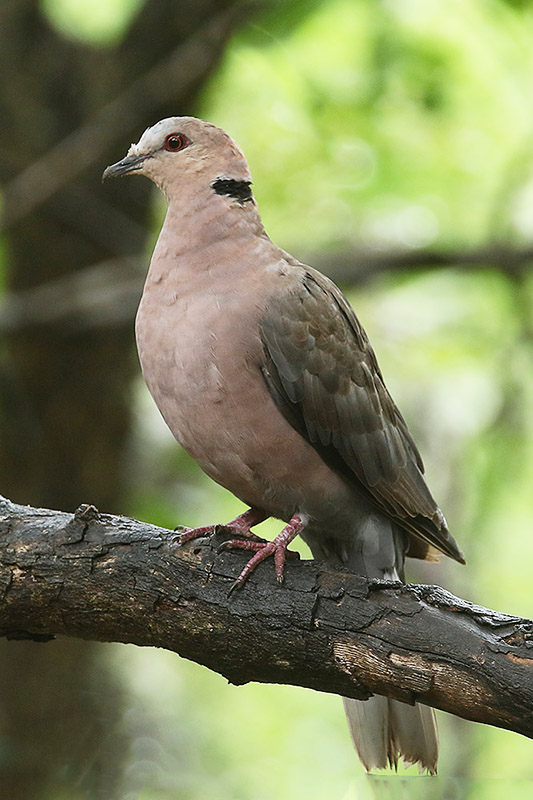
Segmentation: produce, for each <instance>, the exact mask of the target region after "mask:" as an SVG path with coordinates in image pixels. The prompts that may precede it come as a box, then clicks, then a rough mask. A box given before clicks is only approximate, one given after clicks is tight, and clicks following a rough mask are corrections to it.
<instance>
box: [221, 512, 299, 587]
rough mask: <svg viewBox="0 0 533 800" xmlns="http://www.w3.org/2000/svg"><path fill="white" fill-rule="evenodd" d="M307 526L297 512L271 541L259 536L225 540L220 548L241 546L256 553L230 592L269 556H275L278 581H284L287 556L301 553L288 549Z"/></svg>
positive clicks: (297, 556)
mask: <svg viewBox="0 0 533 800" xmlns="http://www.w3.org/2000/svg"><path fill="white" fill-rule="evenodd" d="M304 528H305V523H304V521H303V520H302V518H301V517H300V515H299V514H295V515H294V517H293V518H292V519H291V521H290V522H289V523H288V525H286V526H285V527H284V528H283V530H282V531H281V533H279V534H278V535H277V536H276V538H275V539H274V540H273V541H271V542H265V541H264V540H260V539H259V537H255V538H256V539H258V541H249V540H245V541H243V540H242V539H230V540H229V541H227V542H224V543H223V544H222V545H221V546H220V548H219V550H230V549H233V548H234V547H235V548H239V549H241V550H255V555H253V556H252V557H251V559H250V560H249V561H248V563H247V564H246V566H245V567H244V569H243V570H242V572H241V574H240V575H239V577H238V578H237V580H236V581H235V583H234V584H233V585H232V587H231V589H230V590H229V594H231V593H232V592H233V591H234V590H235V589H238V588H240V587H241V586H242V585H243V583H244V582H245V581H246V579H247V578H248V576H249V575H250V573H251V572H253V570H254V569H255V568H256V567H257V565H258V564H260V563H261V561H264V560H265V558H268V557H269V556H274V567H275V570H276V576H277V579H278V583H281V582H282V581H283V568H284V566H285V558H287V557H291V556H292V557H295V558H299V557H300V555H299V553H296V552H294V551H293V550H288V549H287V548H288V546H289V544H290V543H291V542H292V540H293V539H295V538H296V537H297V536H298V534H300V533H301V532H302V531H303V529H304Z"/></svg>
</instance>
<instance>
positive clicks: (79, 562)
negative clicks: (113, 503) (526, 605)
mask: <svg viewBox="0 0 533 800" xmlns="http://www.w3.org/2000/svg"><path fill="white" fill-rule="evenodd" d="M223 539H224V537H223V536H222V535H221V534H220V533H217V534H215V536H213V537H212V538H211V539H210V540H205V541H198V542H197V543H194V544H192V545H187V546H185V547H183V548H181V547H179V546H178V545H177V544H176V537H175V535H174V534H173V533H172V532H171V531H168V530H164V529H161V528H156V527H154V526H153V525H147V524H144V523H141V522H136V521H135V520H130V519H127V518H125V517H113V516H110V515H107V514H105V515H104V514H99V513H98V512H97V511H96V509H95V508H94V507H93V506H81V507H80V508H79V509H78V510H77V512H76V513H75V514H74V515H72V514H67V513H63V512H57V511H49V510H47V509H33V508H30V507H27V506H19V505H15V504H13V503H11V502H9V501H8V500H3V499H1V500H0V598H2V599H1V600H0V611H1V614H0V635H2V636H6V637H7V638H31V639H37V640H46V639H49V638H53V636H54V635H57V634H62V635H65V636H76V637H81V638H84V639H91V640H97V641H116V642H132V643H134V644H137V645H154V646H158V647H164V648H166V649H168V650H172V651H175V652H177V653H179V654H180V655H182V656H184V657H186V658H189V659H192V660H193V661H196V662H198V663H200V664H204V665H205V666H208V667H210V668H211V669H213V670H215V671H216V672H219V673H221V674H222V675H224V676H225V677H226V678H228V680H230V681H231V682H232V683H236V684H242V683H246V682H248V681H252V680H253V681H260V682H267V683H286V684H295V685H299V686H306V687H310V688H312V689H318V690H320V691H325V692H332V693H335V694H340V695H344V696H347V697H356V698H361V699H364V698H367V697H368V696H369V695H370V694H371V693H372V692H377V693H380V694H385V695H388V696H390V697H395V698H398V699H400V700H403V701H405V702H408V703H410V702H413V701H415V700H417V701H420V702H423V703H427V704H428V705H432V706H435V707H436V708H441V709H444V710H445V711H449V712H451V713H452V714H456V715H458V716H461V717H464V718H466V719H471V720H475V721H478V722H485V723H489V724H491V725H497V726H499V727H502V728H508V729H510V730H513V731H517V732H519V733H522V734H524V735H525V736H529V737H531V738H533V622H532V621H531V620H526V619H522V618H519V617H513V616H509V615H507V614H500V613H498V612H495V611H490V610H488V609H485V608H481V607H480V606H475V605H472V604H470V603H467V602H465V601H464V600H460V599H459V598H456V597H454V596H453V595H451V594H449V593H448V592H446V591H444V590H443V589H440V588H439V587H436V586H419V585H411V586H403V585H401V584H396V583H389V584H385V583H380V582H376V581H369V580H367V579H365V578H361V577H358V576H355V575H351V574H349V573H344V572H334V571H331V570H327V569H325V568H323V567H320V565H318V564H317V563H315V562H313V561H307V562H303V563H299V564H292V563H289V564H288V566H287V574H286V579H285V585H284V586H283V587H278V586H277V584H276V582H275V578H274V571H273V569H268V567H267V566H265V567H261V568H260V569H259V570H258V571H257V573H254V575H253V576H252V577H251V579H250V580H249V581H248V582H247V583H246V585H245V587H244V588H243V589H242V590H241V591H239V592H235V593H233V594H232V595H231V597H228V590H229V587H230V586H231V584H232V582H233V581H234V579H235V577H236V575H237V574H238V573H239V571H240V569H241V568H242V564H243V558H246V556H245V555H243V554H242V553H240V554H238V553H220V554H218V553H217V546H218V545H219V544H220V542H221V541H223Z"/></svg>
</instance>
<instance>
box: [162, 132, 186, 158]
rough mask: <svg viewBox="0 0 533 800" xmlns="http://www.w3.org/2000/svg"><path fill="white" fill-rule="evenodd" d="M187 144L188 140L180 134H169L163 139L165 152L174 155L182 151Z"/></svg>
mask: <svg viewBox="0 0 533 800" xmlns="http://www.w3.org/2000/svg"><path fill="white" fill-rule="evenodd" d="M188 144H189V140H188V139H187V137H186V136H184V135H183V134H182V133H171V134H170V135H169V136H167V138H166V139H165V150H170V152H172V153H175V152H176V151H177V150H182V149H183V148H184V147H186V146H187V145H188Z"/></svg>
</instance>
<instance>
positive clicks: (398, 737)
mask: <svg viewBox="0 0 533 800" xmlns="http://www.w3.org/2000/svg"><path fill="white" fill-rule="evenodd" d="M343 702H344V710H345V711H346V716H347V718H348V725H349V728H350V734H351V737H352V741H353V744H354V747H355V749H356V750H357V753H358V755H359V758H360V759H361V761H362V762H363V765H364V767H365V769H367V770H371V769H384V768H385V767H387V766H391V767H394V768H395V769H396V768H397V766H398V758H400V757H401V758H402V760H403V762H404V764H406V765H410V764H418V765H419V769H420V770H423V769H426V770H427V771H428V772H429V773H430V774H431V775H435V774H436V772H437V758H438V736H437V726H436V723H435V714H434V712H433V709H432V708H429V706H422V705H419V704H416V705H414V706H409V705H407V704H406V703H401V702H399V701H398V700H391V699H389V698H387V697H382V696H381V695H374V696H373V697H371V698H369V699H368V700H352V699H349V698H346V697H345V698H343Z"/></svg>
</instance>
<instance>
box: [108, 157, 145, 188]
mask: <svg viewBox="0 0 533 800" xmlns="http://www.w3.org/2000/svg"><path fill="white" fill-rule="evenodd" d="M147 158H148V156H146V155H143V156H126V157H125V158H123V159H121V160H120V161H117V163H116V164H111V166H110V167H107V168H106V169H105V170H104V174H103V175H102V182H103V181H105V180H107V178H120V176H121V175H127V174H128V173H129V172H136V171H137V170H138V169H139V167H140V166H141V164H142V163H143V161H146V159H147Z"/></svg>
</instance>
